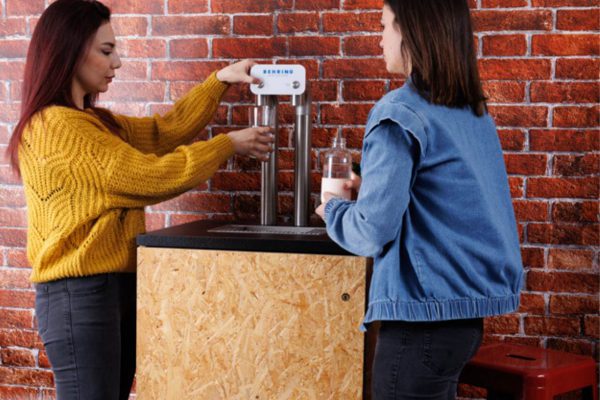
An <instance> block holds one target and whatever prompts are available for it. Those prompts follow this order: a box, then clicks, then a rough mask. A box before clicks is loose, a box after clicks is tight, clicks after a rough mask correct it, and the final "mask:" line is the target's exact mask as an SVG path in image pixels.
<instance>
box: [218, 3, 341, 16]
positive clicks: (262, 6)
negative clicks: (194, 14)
mask: <svg viewBox="0 0 600 400" xmlns="http://www.w3.org/2000/svg"><path fill="white" fill-rule="evenodd" d="M336 1H337V0H336ZM291 7H292V0H254V1H240V0H219V1H213V2H212V3H211V11H212V12H213V13H227V14H238V13H267V12H273V11H275V10H282V9H290V8H291ZM296 7H298V5H297V4H296Z"/></svg>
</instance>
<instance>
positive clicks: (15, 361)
mask: <svg viewBox="0 0 600 400" xmlns="http://www.w3.org/2000/svg"><path fill="white" fill-rule="evenodd" d="M0 357H1V358H2V365H5V366H15V367H35V358H34V357H33V353H32V352H31V350H21V349H1V350H0Z"/></svg>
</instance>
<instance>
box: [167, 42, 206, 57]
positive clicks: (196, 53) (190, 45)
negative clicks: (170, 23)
mask: <svg viewBox="0 0 600 400" xmlns="http://www.w3.org/2000/svg"><path fill="white" fill-rule="evenodd" d="M169 53H170V55H171V57H173V58H206V57H208V41H207V40H206V39H173V40H171V43H170V45H169Z"/></svg>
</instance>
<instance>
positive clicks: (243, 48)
mask: <svg viewBox="0 0 600 400" xmlns="http://www.w3.org/2000/svg"><path fill="white" fill-rule="evenodd" d="M285 51H286V40H285V38H269V39H250V38H227V39H213V56H214V57H225V58H246V57H248V58H270V57H277V56H282V55H285Z"/></svg>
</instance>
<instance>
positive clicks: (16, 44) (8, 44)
mask: <svg viewBox="0 0 600 400" xmlns="http://www.w3.org/2000/svg"><path fill="white" fill-rule="evenodd" d="M28 46H29V40H20V39H15V40H0V57H1V58H25V56H26V55H27V47H28Z"/></svg>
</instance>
